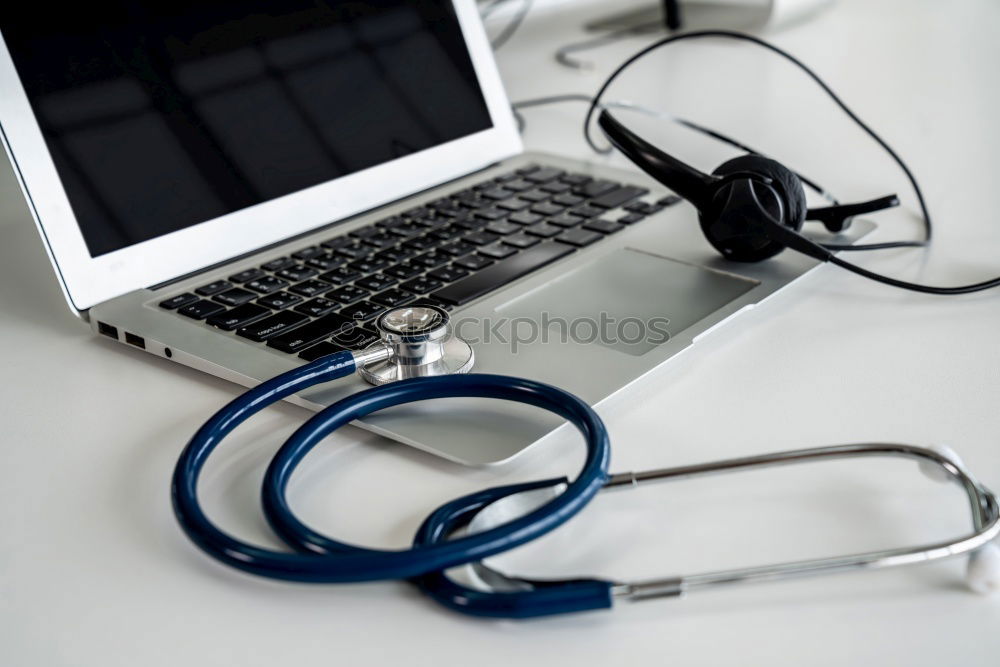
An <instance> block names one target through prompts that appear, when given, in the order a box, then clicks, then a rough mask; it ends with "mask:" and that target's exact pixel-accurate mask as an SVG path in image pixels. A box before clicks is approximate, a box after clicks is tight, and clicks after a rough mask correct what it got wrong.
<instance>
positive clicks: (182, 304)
mask: <svg viewBox="0 0 1000 667" xmlns="http://www.w3.org/2000/svg"><path fill="white" fill-rule="evenodd" d="M646 194H648V190H647V189H646V188H642V187H637V186H634V185H628V184H623V183H617V182H614V181H609V180H603V179H593V178H591V177H589V176H586V175H584V174H575V173H570V172H566V171H563V170H561V169H556V168H554V167H547V166H539V165H532V166H529V167H525V168H523V169H518V170H516V171H512V172H510V173H507V174H504V175H502V176H500V177H497V178H492V179H489V180H486V181H483V182H482V183H479V184H477V185H474V186H472V187H469V188H465V189H463V190H460V191H458V192H455V193H453V194H451V195H450V196H447V197H442V198H440V199H436V200H434V201H432V202H430V203H428V204H425V205H423V206H418V207H416V208H412V209H410V210H408V211H405V212H403V213H402V214H400V215H394V216H391V217H388V218H385V219H383V220H379V221H377V222H374V223H372V224H370V225H368V226H366V227H361V228H359V229H355V230H354V231H352V232H349V233H346V234H341V235H339V236H334V237H332V238H330V239H328V240H326V241H323V242H322V243H319V244H317V245H311V246H307V247H304V248H301V249H299V250H297V251H295V252H293V253H291V254H289V255H288V256H285V257H279V258H277V259H272V260H270V261H268V262H265V263H263V264H261V265H260V267H258V268H252V269H245V270H243V271H240V272H239V273H236V274H233V275H231V276H229V278H228V280H215V281H213V282H211V283H207V284H205V285H202V286H201V287H198V288H197V289H195V290H194V291H193V292H185V293H183V294H178V295H176V296H172V297H170V298H168V299H165V300H163V301H161V302H160V304H159V305H160V307H161V308H164V309H167V310H174V311H176V312H177V313H178V314H179V315H181V316H183V317H187V318H191V319H194V320H204V321H205V322H206V323H207V324H209V325H210V326H213V327H216V328H218V329H220V330H221V331H229V332H233V333H235V335H237V336H240V337H242V338H245V339H248V340H251V341H254V342H258V343H261V344H264V345H267V346H269V347H271V348H274V349H276V350H279V351H281V352H285V353H288V354H297V355H299V356H300V357H302V358H303V359H306V360H309V361H311V360H313V359H317V358H319V357H321V356H325V355H327V354H332V353H333V352H338V351H341V350H345V349H347V350H358V349H362V348H364V347H367V346H369V345H371V344H372V343H374V342H375V341H376V340H377V338H378V336H377V334H376V333H375V331H374V330H373V329H372V328H371V326H370V323H371V322H372V321H373V320H374V319H375V318H376V317H377V316H378V315H379V314H381V313H382V311H384V310H386V309H387V308H391V307H395V306H402V305H407V304H411V303H427V304H432V305H436V306H439V307H441V308H445V309H447V310H451V309H452V308H454V307H456V306H462V305H464V304H466V303H469V302H470V301H472V300H474V299H477V298H479V297H481V296H484V295H486V294H489V293H490V292H492V291H494V290H496V289H498V288H500V287H502V286H504V285H506V284H507V283H510V282H512V281H514V280H517V279H518V278H521V277H523V276H526V275H528V274H530V273H532V272H533V271H536V270H537V269H540V268H542V267H543V266H545V265H547V264H550V263H552V262H554V261H556V260H558V259H561V258H562V257H565V256H566V255H569V254H571V253H573V252H575V251H576V250H577V249H578V248H582V247H585V246H589V245H591V244H593V243H597V242H599V241H601V240H602V239H603V238H605V237H607V236H609V235H611V234H614V233H616V232H618V231H621V230H622V229H624V228H625V227H626V226H627V225H632V224H635V223H637V222H640V221H641V220H643V219H644V218H645V217H646V216H648V215H651V214H653V213H656V212H657V211H659V210H661V209H663V208H664V207H666V206H670V205H672V204H675V203H677V202H678V201H679V199H678V198H677V197H676V196H673V195H669V196H666V197H663V198H661V199H659V200H657V201H655V202H651V201H642V200H640V199H639V198H640V197H642V196H643V195H646Z"/></svg>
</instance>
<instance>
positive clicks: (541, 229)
mask: <svg viewBox="0 0 1000 667" xmlns="http://www.w3.org/2000/svg"><path fill="white" fill-rule="evenodd" d="M524 231H526V232H527V233H528V234H531V235H532V236H541V237H542V238H545V239H548V238H552V237H553V236H555V235H556V234H558V233H559V232H561V231H562V227H556V226H555V225H550V224H548V223H547V222H540V223H538V224H537V225H531V226H530V227H525V228H524Z"/></svg>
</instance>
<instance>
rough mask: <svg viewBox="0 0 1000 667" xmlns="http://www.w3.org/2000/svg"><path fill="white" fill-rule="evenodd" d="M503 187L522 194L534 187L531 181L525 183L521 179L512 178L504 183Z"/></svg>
mask: <svg viewBox="0 0 1000 667" xmlns="http://www.w3.org/2000/svg"><path fill="white" fill-rule="evenodd" d="M503 186H504V187H505V188H507V189H508V190H512V191H514V192H524V191H525V190H530V189H531V188H533V187H535V184H534V183H532V182H531V181H526V180H524V179H523V178H514V179H511V180H509V181H506V182H504V184H503Z"/></svg>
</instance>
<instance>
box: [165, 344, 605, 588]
mask: <svg viewBox="0 0 1000 667" xmlns="http://www.w3.org/2000/svg"><path fill="white" fill-rule="evenodd" d="M353 370H354V360H353V357H351V355H350V353H346V352H345V353H340V354H335V355H331V356H329V357H324V358H321V359H319V360H317V361H314V362H312V363H310V364H307V365H305V366H302V367H300V368H297V369H294V370H292V371H289V372H287V373H284V374H282V375H280V376H278V377H276V378H274V379H272V380H269V381H267V382H265V383H263V384H261V385H259V386H258V387H256V388H254V389H251V390H250V391H248V392H247V393H246V394H244V395H243V396H241V397H239V398H237V399H235V400H234V401H232V402H231V403H230V404H229V405H227V406H226V407H225V408H223V409H222V410H220V411H219V412H218V413H217V414H216V415H214V416H213V417H212V418H211V419H210V420H209V421H208V422H207V423H206V424H205V425H204V426H203V427H202V428H201V429H199V431H198V432H197V433H196V434H195V436H194V437H193V438H192V439H191V441H190V442H189V443H188V445H187V447H186V448H185V449H184V452H183V453H182V454H181V457H180V460H179V461H178V462H177V467H176V469H175V470H174V477H173V483H172V499H173V507H174V512H175V514H176V515H177V518H178V521H179V522H180V525H181V527H182V528H183V530H184V531H185V533H187V535H188V536H189V537H190V538H191V540H192V541H193V542H194V543H195V544H196V545H197V546H198V547H200V548H201V549H202V550H203V551H205V552H206V553H207V554H209V555H210V556H212V557H214V558H216V559H217V560H219V561H221V562H223V563H225V564H227V565H230V566H232V567H235V568H238V569H240V570H243V571H245V572H249V573H252V574H256V575H260V576H265V577H271V578H275V579H287V580H293V581H305V582H317V583H323V582H328V583H329V582H354V581H372V580H379V579H406V578H411V577H414V576H416V575H420V574H424V573H427V572H431V571H435V570H439V569H444V568H448V567H453V566H455V565H460V564H463V563H468V562H471V561H474V560H480V559H482V558H486V557H488V556H491V555H493V554H496V553H499V552H501V551H505V550H507V549H511V548H513V547H516V546H518V545H521V544H524V543H525V542H528V541H529V540H532V539H535V538H537V537H539V536H541V535H543V534H544V533H546V532H548V531H550V530H552V529H554V528H556V527H557V526H559V525H561V524H562V523H563V522H565V521H566V520H567V519H569V518H570V517H572V516H573V515H574V514H575V513H576V512H578V511H579V510H580V509H582V508H583V507H584V506H585V505H586V503H587V502H588V501H589V500H590V499H591V498H593V496H594V495H595V494H596V493H597V491H598V490H600V488H601V486H602V485H603V483H604V481H605V479H606V478H607V467H608V460H609V457H610V454H609V443H608V435H607V431H606V429H605V427H604V424H603V423H602V422H601V420H600V418H599V417H598V416H597V414H596V413H595V412H594V411H593V410H592V409H591V408H590V407H589V406H588V405H587V404H586V403H584V402H583V401H581V400H580V399H578V398H576V397H575V396H573V395H572V394H569V393H567V392H564V391H562V390H560V389H557V388H555V387H552V386H549V385H546V384H542V383H539V382H534V381H531V380H524V379H520V378H511V377H504V376H498V375H453V376H443V377H433V378H419V379H413V380H404V381H401V382H397V383H393V384H389V385H385V386H381V387H375V388H372V389H368V390H365V391H362V392H359V393H357V394H354V395H352V396H349V397H347V398H345V399H343V400H341V401H338V402H337V403H335V404H333V405H331V406H329V407H328V408H326V409H324V410H323V411H321V412H319V413H317V414H316V415H315V416H314V417H313V418H312V419H310V420H309V421H308V422H306V423H305V424H303V425H302V427H300V428H299V429H298V430H297V431H296V432H295V433H294V434H293V435H292V437H291V438H290V439H289V440H288V441H287V442H286V443H285V444H284V445H283V446H282V448H281V450H280V451H279V452H278V454H277V455H276V457H275V459H274V461H272V463H271V465H270V467H269V468H268V472H267V475H266V477H265V482H264V488H263V501H264V508H265V513H266V515H267V517H268V520H269V521H270V523H271V525H272V526H273V527H274V528H275V530H276V532H277V533H278V535H279V536H280V537H281V538H282V539H284V540H285V541H286V542H288V543H289V544H290V545H292V546H293V547H294V548H296V549H299V550H300V552H299V553H284V552H280V551H272V550H268V549H264V548H261V547H256V546H254V545H251V544H247V543H245V542H242V541H240V540H237V539H236V538H234V537H232V536H230V535H228V534H227V533H225V532H223V531H222V530H221V529H219V528H218V527H216V526H215V525H214V524H213V523H212V522H211V521H209V519H208V518H207V517H206V516H205V514H204V512H203V511H202V509H201V507H200V505H199V503H198V497H197V483H198V477H199V475H200V473H201V469H202V467H203V466H204V463H205V460H206V459H207V458H208V456H209V455H210V454H211V452H212V450H214V448H215V447H216V446H217V445H218V444H219V442H220V441H221V440H222V439H223V438H224V437H225V436H226V435H227V434H228V433H230V432H231V431H232V430H233V429H234V428H236V426H238V425H239V424H240V423H242V422H243V421H244V420H246V419H247V418H248V417H250V416H251V415H253V414H255V413H256V412H258V411H259V410H261V409H262V408H264V407H265V406H267V405H269V404H271V403H273V402H275V401H278V400H281V399H283V398H285V397H287V396H289V395H291V394H293V393H296V392H298V391H301V390H303V389H305V388H307V387H310V386H312V385H315V384H318V383H321V382H328V381H331V380H335V379H337V378H341V377H344V376H346V375H349V374H350V373H351V372H352V371H353ZM460 396H474V397H483V398H499V399H504V400H510V401H518V402H522V403H527V404H530V405H535V406H537V407H540V408H543V409H547V410H551V411H552V412H555V413H557V414H559V415H561V416H563V417H565V418H566V419H568V420H569V421H570V422H571V423H573V424H574V425H575V426H576V427H577V428H578V429H579V430H580V432H581V433H582V434H583V435H584V437H585V439H586V442H587V448H588V453H587V458H586V461H585V463H584V466H583V469H582V470H581V472H580V475H579V476H578V477H577V479H576V480H574V481H573V482H572V483H570V485H569V486H568V488H567V489H566V491H565V492H564V493H563V494H561V495H560V496H558V497H557V498H555V499H554V500H553V501H552V502H550V503H549V504H548V505H546V506H544V507H541V508H539V509H537V510H535V511H534V512H532V513H531V514H529V515H526V516H524V517H521V518H520V519H517V520H515V521H512V522H510V523H508V524H505V525H503V526H498V527H496V528H493V529H491V530H489V531H485V532H483V533H479V534H476V535H473V536H469V537H464V538H461V539H457V540H454V541H450V542H444V543H440V544H433V545H426V546H417V547H414V548H412V549H409V550H403V551H384V550H376V549H366V548H363V547H357V546H354V545H350V544H346V543H343V542H338V541H336V540H333V539H331V538H327V537H325V536H322V535H319V534H317V533H315V532H314V531H312V530H310V529H309V528H308V527H306V526H305V525H303V524H302V523H300V522H299V521H298V520H297V519H295V517H294V516H293V515H292V514H291V510H290V508H289V507H288V504H287V501H286V499H285V495H284V492H285V488H286V486H287V483H288V478H289V476H290V475H291V473H292V471H293V470H294V468H295V466H296V465H298V463H299V462H300V461H301V460H302V458H303V457H304V456H305V455H306V454H307V453H308V452H309V450H311V449H312V447H314V446H315V445H316V444H317V443H319V442H320V441H321V440H322V439H323V438H324V437H326V436H327V435H329V434H330V433H331V432H333V431H334V430H336V429H337V428H339V427H340V426H343V425H344V424H347V423H349V422H350V421H352V420H355V419H358V418H360V417H363V416H364V415H367V414H370V413H372V412H376V411H378V410H381V409H384V408H387V407H392V406H395V405H400V404H403V403H409V402H413V401H418V400H425V399H431V398H445V397H460ZM300 538H301V539H300Z"/></svg>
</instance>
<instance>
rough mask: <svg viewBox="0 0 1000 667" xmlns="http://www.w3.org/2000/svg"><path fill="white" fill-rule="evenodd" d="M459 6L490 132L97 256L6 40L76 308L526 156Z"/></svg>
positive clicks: (3, 115)
mask: <svg viewBox="0 0 1000 667" xmlns="http://www.w3.org/2000/svg"><path fill="white" fill-rule="evenodd" d="M452 2H453V5H454V7H455V11H456V14H457V16H458V20H459V24H460V26H461V30H462V33H463V36H464V38H465V42H466V45H467V47H468V51H469V55H470V57H471V59H472V64H473V67H474V68H475V72H476V76H477V78H478V81H479V85H480V88H481V90H482V93H483V97H484V99H485V101H486V106H487V109H488V111H489V114H490V118H491V120H492V123H493V127H492V128H490V129H487V130H483V131H481V132H477V133H475V134H472V135H469V136H466V137H462V138H459V139H456V140H453V141H450V142H447V143H444V144H441V145H439V146H435V147H433V148H429V149H426V150H424V151H420V152H418V153H414V154H412V155H408V156H405V157H402V158H399V159H396V160H393V161H391V162H387V163H384V164H381V165H378V166H375V167H371V168H369V169H365V170H363V171H359V172H355V173H353V174H349V175H347V176H343V177H341V178H338V179H335V180H332V181H327V182H325V183H321V184H319V185H315V186H312V187H309V188H306V189H304V190H300V191H298V192H294V193H291V194H288V195H285V196H283V197H279V198H277V199H272V200H270V201H266V202H262V203H260V204H256V205H254V206H251V207H249V208H246V209H242V210H239V211H235V212H232V213H229V214H227V215H224V216H221V217H218V218H214V219H212V220H208V221H205V222H202V223H199V224H196V225H193V226H191V227H188V228H185V229H182V230H178V231H176V232H172V233H170V234H167V235H164V236H160V237H157V238H155V239H150V240H148V241H144V242H142V243H138V244H135V245H132V246H128V247H126V248H123V249H121V250H117V251H114V252H110V253H107V254H104V255H100V256H98V257H91V255H90V252H89V251H88V250H87V246H86V244H85V242H84V239H83V235H82V233H81V231H80V228H79V225H78V224H77V221H76V217H75V216H74V214H73V210H72V207H71V206H70V204H69V200H68V198H67V195H66V191H65V189H64V188H63V185H62V182H61V180H60V178H59V175H58V173H57V171H56V168H55V164H54V163H53V160H52V156H51V154H50V153H49V150H48V147H47V145H46V143H45V140H44V137H43V135H42V131H41V128H40V127H39V125H38V122H37V120H36V118H35V115H34V113H33V111H32V109H31V105H30V103H29V101H28V97H27V94H26V93H25V90H24V88H23V86H22V84H21V81H20V79H19V77H18V75H17V71H16V69H15V68H14V63H13V60H12V59H11V56H10V52H9V50H8V48H7V44H6V42H5V41H4V40H3V37H2V35H0V91H2V94H0V137H2V139H3V144H4V149H5V150H6V151H7V155H8V157H9V159H10V161H11V165H12V166H13V169H14V172H15V175H16V177H17V179H18V182H19V184H20V186H21V188H22V191H23V193H24V196H25V199H26V200H27V202H28V205H29V208H30V210H31V213H32V216H33V217H34V220H35V224H36V225H37V226H38V230H39V233H40V234H41V237H42V240H43V242H44V243H45V247H46V251H47V252H48V255H49V258H50V260H51V261H52V264H53V267H54V268H55V270H56V274H57V276H58V277H59V282H60V284H61V286H62V289H63V292H64V294H65V296H66V299H67V302H68V303H69V305H70V307H71V308H72V309H73V310H74V311H75V312H76V313H77V314H79V315H83V314H84V313H85V311H86V310H87V309H88V308H90V307H92V306H94V305H96V304H98V303H101V302H102V301H106V300H108V299H111V298H113V297H116V296H119V295H122V294H125V293H128V292H130V291H133V290H137V289H142V288H145V287H149V286H151V285H156V284H159V283H162V282H166V281H169V280H171V279H173V278H176V277H178V276H183V275H187V274H190V273H194V272H197V271H199V270H200V269H203V268H205V267H208V266H212V265H215V264H219V263H220V262H224V261H226V260H228V259H231V258H234V257H239V256H242V255H245V254H248V253H252V252H254V251H256V250H257V249H260V248H263V247H266V246H268V245H271V244H274V243H277V242H279V241H281V240H283V239H287V238H291V237H294V236H298V235H300V234H303V233H306V232H309V231H311V230H313V229H316V228H319V227H322V226H323V225H328V224H330V223H331V222H335V221H337V220H341V219H345V218H348V217H350V216H353V215H356V214H358V213H361V212H364V211H367V210H371V209H373V208H377V207H378V206H381V205H383V204H386V203H388V202H390V201H396V200H399V199H402V198H404V197H406V196H408V195H410V194H413V193H416V192H420V191H422V190H426V189H428V188H431V187H434V186H436V185H439V184H441V183H444V182H447V181H450V180H453V179H456V178H459V177H461V176H463V175H465V174H468V173H471V172H473V171H476V170H478V169H481V168H483V167H486V166H488V165H490V164H494V163H496V162H499V161H501V160H503V159H506V158H509V157H511V156H513V155H516V154H518V153H520V152H521V151H522V145H521V139H520V135H519V133H518V131H517V125H516V122H515V120H514V116H513V113H512V111H511V109H510V105H509V102H508V98H507V95H506V92H505V91H504V88H503V84H502V82H501V79H500V75H499V72H498V71H497V67H496V63H495V61H494V59H493V52H492V49H491V47H490V43H489V39H488V38H487V36H486V33H485V30H484V28H483V24H482V21H481V20H480V17H479V14H478V10H477V8H476V5H475V2H474V0H452ZM387 184H391V187H386V185H387Z"/></svg>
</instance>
